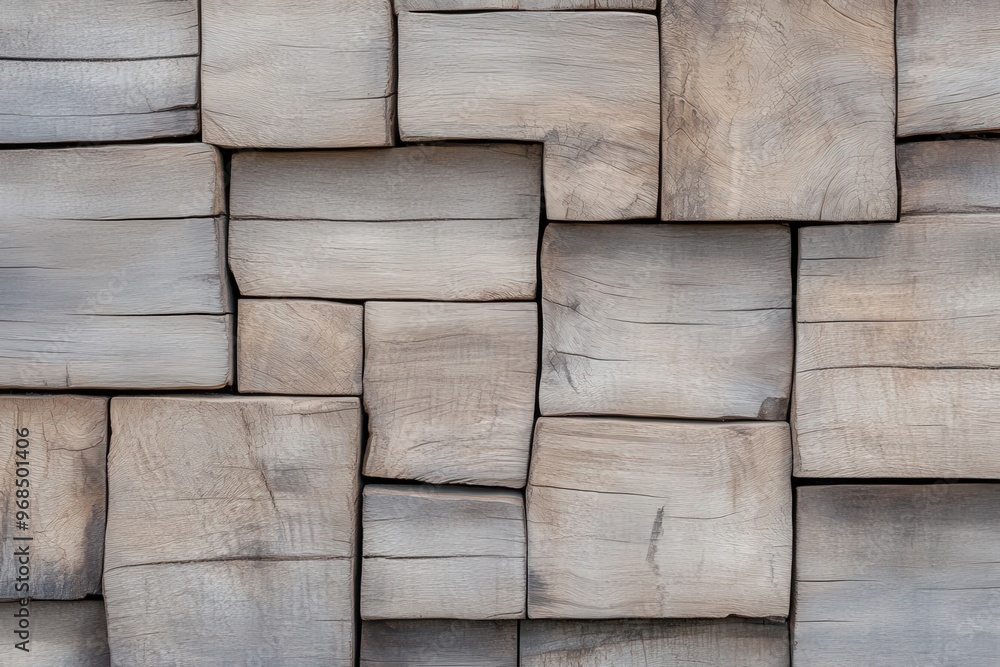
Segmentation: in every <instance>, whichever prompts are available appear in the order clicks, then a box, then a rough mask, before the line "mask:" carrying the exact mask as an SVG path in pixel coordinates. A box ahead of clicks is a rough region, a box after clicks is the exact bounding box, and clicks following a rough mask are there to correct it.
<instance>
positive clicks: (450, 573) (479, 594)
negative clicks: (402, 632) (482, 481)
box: [361, 484, 525, 620]
mask: <svg viewBox="0 0 1000 667" xmlns="http://www.w3.org/2000/svg"><path fill="white" fill-rule="evenodd" d="M363 522H364V527H363V532H364V549H363V560H362V565H361V617H362V618H364V619H407V618H413V619H416V618H456V619H467V620H484V619H490V620H497V619H505V618H524V604H525V603H524V592H525V523H524V499H523V498H522V496H521V494H520V493H518V492H516V491H502V490H498V489H470V488H462V487H447V486H444V487H434V486H406V485H399V486H396V485H393V486H389V485H379V484H369V485H367V486H366V487H365V490H364V510H363Z"/></svg>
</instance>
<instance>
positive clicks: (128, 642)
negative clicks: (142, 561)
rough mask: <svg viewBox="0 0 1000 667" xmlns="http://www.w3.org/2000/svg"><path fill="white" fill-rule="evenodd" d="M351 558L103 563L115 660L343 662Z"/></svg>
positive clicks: (154, 663)
mask: <svg viewBox="0 0 1000 667" xmlns="http://www.w3.org/2000/svg"><path fill="white" fill-rule="evenodd" d="M353 580H354V566H353V563H352V561H350V560H348V559H334V560H295V561H272V560H258V561H239V560H237V561H215V562H206V563H167V564H158V565H141V566H136V567H124V568H119V569H117V570H113V571H111V572H108V573H107V575H106V576H105V579H104V596H105V602H106V604H107V610H108V638H109V643H110V646H111V657H112V664H113V665H115V667H134V666H135V665H144V666H146V667H158V666H161V665H162V666H163V667H166V666H168V665H170V666H173V665H183V666H185V667H187V666H191V667H194V666H197V665H233V666H234V667H235V666H236V665H268V667H272V666H273V667H291V666H293V665H294V666H300V665H329V666H330V667H350V666H351V665H353V664H354V663H353V654H354V605H353V600H354V584H353Z"/></svg>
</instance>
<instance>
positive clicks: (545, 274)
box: [539, 224, 793, 419]
mask: <svg viewBox="0 0 1000 667" xmlns="http://www.w3.org/2000/svg"><path fill="white" fill-rule="evenodd" d="M541 263H542V313H543V349H542V362H541V363H542V373H541V384H540V385H539V405H540V407H541V411H542V414H544V415H562V414H621V415H637V416H650V417H686V418H697V419H719V418H749V419H784V418H785V415H786V412H787V407H788V394H789V391H790V385H791V375H792V345H793V340H792V314H791V299H792V294H791V291H792V284H791V275H790V266H791V241H790V237H789V230H788V229H787V228H786V227H783V226H779V225H760V226H755V227H752V228H748V227H746V226H745V225H729V226H722V225H710V226H709V225H698V226H695V225H683V226H682V225H567V224H550V225H549V226H548V227H547V228H546V230H545V236H544V239H543V241H542V256H541Z"/></svg>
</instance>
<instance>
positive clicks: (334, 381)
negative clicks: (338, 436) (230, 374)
mask: <svg viewBox="0 0 1000 667" xmlns="http://www.w3.org/2000/svg"><path fill="white" fill-rule="evenodd" d="M364 320H365V308H364V306H362V305H360V304H348V303H331V302H329V301H309V300H291V299H288V300H286V299H241V300H240V304H239V325H238V339H237V362H236V364H237V373H238V376H239V385H240V391H241V392H243V393H262V394H318V395H336V394H354V395H361V367H362V358H363V357H364V340H363V339H364V336H363V334H362V327H363V326H364Z"/></svg>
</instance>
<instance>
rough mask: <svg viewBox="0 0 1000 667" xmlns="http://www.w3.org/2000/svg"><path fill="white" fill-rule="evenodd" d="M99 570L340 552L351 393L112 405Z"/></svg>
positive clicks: (357, 421) (353, 501) (356, 449)
mask: <svg viewBox="0 0 1000 667" xmlns="http://www.w3.org/2000/svg"><path fill="white" fill-rule="evenodd" d="M111 429H112V436H111V450H110V454H109V456H108V488H109V497H110V503H109V506H108V532H107V539H106V551H105V552H106V559H105V569H106V571H112V570H116V569H119V568H124V567H129V566H137V565H143V564H148V563H163V562H179V561H200V560H201V561H203V560H219V559H233V558H269V559H275V558H278V559H280V558H350V557H352V556H353V555H354V551H355V548H354V544H355V535H356V532H357V531H356V526H355V519H356V514H357V495H358V486H359V483H360V482H359V475H358V465H359V459H360V448H361V443H360V440H361V432H360V429H361V411H360V406H359V402H358V399H356V398H290V397H254V398H251V397H236V396H161V397H117V398H115V399H113V400H112V401H111Z"/></svg>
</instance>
